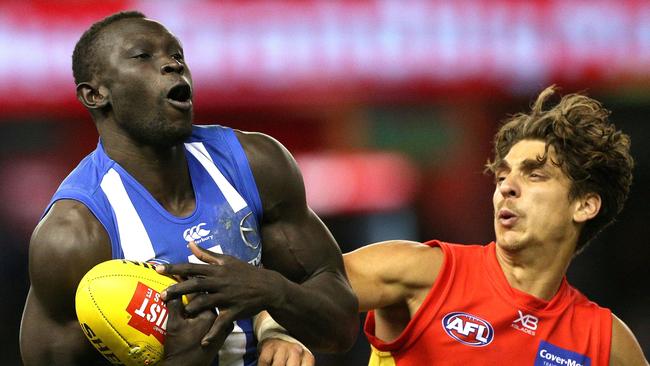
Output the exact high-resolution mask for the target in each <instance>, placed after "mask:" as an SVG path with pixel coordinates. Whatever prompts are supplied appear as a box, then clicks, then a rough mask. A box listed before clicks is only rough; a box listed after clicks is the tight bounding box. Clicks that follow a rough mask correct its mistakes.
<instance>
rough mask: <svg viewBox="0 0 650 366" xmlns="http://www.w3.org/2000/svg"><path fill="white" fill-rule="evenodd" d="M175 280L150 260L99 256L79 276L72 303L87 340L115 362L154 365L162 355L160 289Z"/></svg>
mask: <svg viewBox="0 0 650 366" xmlns="http://www.w3.org/2000/svg"><path fill="white" fill-rule="evenodd" d="M174 283H176V281H175V280H174V279H172V278H170V277H167V276H163V275H161V274H159V273H158V272H156V270H155V268H154V266H153V265H151V264H149V263H144V262H136V261H129V260H122V259H114V260H110V261H106V262H102V263H100V264H98V265H96V266H95V267H93V268H92V269H91V270H90V271H88V273H86V275H85V276H84V277H83V278H82V279H81V282H80V283H79V286H78V287H77V294H76V297H75V308H76V311H77V318H78V319H79V324H81V328H82V330H83V332H84V334H85V335H86V337H87V338H88V340H89V341H90V342H91V343H92V345H93V346H94V347H95V348H96V349H97V350H98V351H99V352H100V353H101V354H102V355H103V356H104V357H105V358H106V359H107V360H109V361H110V362H111V363H113V364H116V365H127V366H130V365H147V366H150V365H155V364H156V363H157V362H158V361H160V360H161V359H162V357H163V344H164V342H165V334H166V330H165V329H166V326H167V317H168V313H167V307H166V306H165V303H164V302H163V301H162V299H161V297H160V293H161V292H162V291H163V290H164V289H166V288H167V287H169V286H170V285H172V284H174Z"/></svg>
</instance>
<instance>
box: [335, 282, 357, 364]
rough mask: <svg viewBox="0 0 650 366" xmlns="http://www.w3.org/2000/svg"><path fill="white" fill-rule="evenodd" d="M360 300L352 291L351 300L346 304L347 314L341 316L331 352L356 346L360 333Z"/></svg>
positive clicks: (344, 350)
mask: <svg viewBox="0 0 650 366" xmlns="http://www.w3.org/2000/svg"><path fill="white" fill-rule="evenodd" d="M358 310H359V302H358V300H357V297H356V296H355V295H354V293H350V301H348V302H347V305H346V306H345V315H344V316H342V317H341V319H342V322H341V326H340V327H339V329H338V331H337V335H336V337H334V342H333V343H332V349H331V352H337V353H339V352H347V351H349V350H350V349H351V348H352V346H354V344H355V342H356V340H357V336H358V335H359V330H360V328H359V322H360V320H359V313H358Z"/></svg>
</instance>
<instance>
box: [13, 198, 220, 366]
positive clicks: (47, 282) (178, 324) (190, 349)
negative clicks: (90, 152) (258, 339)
mask: <svg viewBox="0 0 650 366" xmlns="http://www.w3.org/2000/svg"><path fill="white" fill-rule="evenodd" d="M109 259H111V245H110V240H109V238H108V235H107V233H106V231H105V229H104V228H103V226H102V225H101V224H100V223H99V221H97V219H96V218H95V217H94V216H93V214H92V213H91V212H90V211H89V210H88V208H86V206H84V205H83V204H81V203H79V202H77V201H72V200H61V201H58V202H56V203H55V204H54V205H53V206H52V208H51V209H50V211H49V212H48V214H47V215H46V216H45V217H44V218H43V220H42V221H41V223H40V224H39V225H38V226H37V227H36V230H35V231H34V234H33V235H32V239H31V242H30V248H29V269H30V279H31V288H30V291H29V295H28V297H27V302H26V305H25V311H24V314H23V322H22V325H21V334H20V347H21V355H22V358H23V362H24V364H25V365H26V366H29V365H108V364H109V363H108V361H106V360H105V359H104V357H103V356H102V355H100V353H99V352H97V351H96V350H95V349H94V348H93V346H92V345H91V344H90V342H89V341H88V339H86V337H85V335H84V333H83V331H82V329H81V327H80V326H79V322H78V321H77V315H76V313H75V304H74V299H75V292H76V289H77V286H78V284H79V281H80V280H81V278H82V277H83V275H84V274H85V273H86V272H88V270H90V269H91V268H92V267H93V266H95V265H96V264H98V263H100V262H103V261H106V260H109ZM178 307H181V306H180V305H179V306H178ZM174 309H175V308H173V307H172V309H170V317H169V322H168V326H169V327H170V329H169V332H168V334H167V337H166V339H167V342H166V347H165V353H166V359H165V360H168V358H169V357H168V356H172V361H170V362H172V363H171V364H173V359H182V360H183V364H186V365H207V364H208V363H209V362H210V361H211V360H212V359H213V358H214V355H215V354H216V350H215V349H210V348H205V347H204V348H201V347H200V345H199V342H200V337H202V336H203V334H205V332H206V329H208V328H209V326H211V325H212V323H213V321H214V317H212V318H210V317H209V316H210V314H209V313H208V312H203V313H201V314H199V316H197V317H196V318H195V319H186V318H185V317H184V316H183V314H182V311H179V310H177V309H176V310H177V311H174ZM204 313H206V314H204ZM167 364H170V363H167Z"/></svg>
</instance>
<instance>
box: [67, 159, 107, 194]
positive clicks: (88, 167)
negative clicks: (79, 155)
mask: <svg viewBox="0 0 650 366" xmlns="http://www.w3.org/2000/svg"><path fill="white" fill-rule="evenodd" d="M114 164H115V162H114V161H112V160H111V159H110V158H108V156H106V154H105V153H103V152H102V151H101V150H100V148H97V149H96V150H95V151H93V152H91V153H90V154H88V155H86V157H84V158H83V159H82V160H81V161H80V162H79V164H77V166H76V167H75V168H74V169H73V170H72V171H71V172H70V173H69V174H68V176H67V177H66V178H65V179H64V180H63V182H62V183H61V185H60V186H59V188H58V189H57V193H60V192H76V193H79V194H82V195H87V196H92V195H93V194H94V193H95V192H96V191H97V190H98V189H99V188H100V185H101V183H102V180H103V179H104V177H105V175H106V173H107V172H108V171H109V170H110V169H111V168H112V166H113V165H114Z"/></svg>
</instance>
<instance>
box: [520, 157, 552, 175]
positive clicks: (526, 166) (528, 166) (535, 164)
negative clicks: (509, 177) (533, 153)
mask: <svg viewBox="0 0 650 366" xmlns="http://www.w3.org/2000/svg"><path fill="white" fill-rule="evenodd" d="M519 165H520V166H521V170H523V171H527V172H529V171H532V170H535V169H540V168H543V167H544V166H545V165H546V159H544V160H542V161H539V160H538V159H525V160H524V161H522V162H521V164H519Z"/></svg>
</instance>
